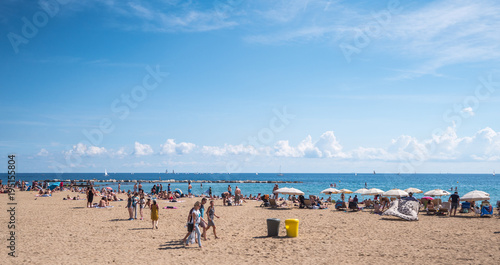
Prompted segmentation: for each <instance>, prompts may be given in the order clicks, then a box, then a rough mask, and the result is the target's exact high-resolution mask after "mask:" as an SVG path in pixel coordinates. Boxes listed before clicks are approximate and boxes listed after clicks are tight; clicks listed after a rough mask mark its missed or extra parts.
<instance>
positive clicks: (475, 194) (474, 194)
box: [460, 190, 490, 201]
mask: <svg viewBox="0 0 500 265" xmlns="http://www.w3.org/2000/svg"><path fill="white" fill-rule="evenodd" d="M489 199H490V195H489V194H488V193H486V192H484V191H480V190H474V191H471V192H469V193H467V194H465V195H464V196H462V197H460V200H461V201H484V200H489Z"/></svg>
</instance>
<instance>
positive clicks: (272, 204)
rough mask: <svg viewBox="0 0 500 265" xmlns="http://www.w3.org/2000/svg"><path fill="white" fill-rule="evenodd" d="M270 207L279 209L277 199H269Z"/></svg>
mask: <svg viewBox="0 0 500 265" xmlns="http://www.w3.org/2000/svg"><path fill="white" fill-rule="evenodd" d="M269 206H271V208H277V207H278V204H276V199H269Z"/></svg>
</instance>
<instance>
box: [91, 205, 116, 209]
mask: <svg viewBox="0 0 500 265" xmlns="http://www.w3.org/2000/svg"><path fill="white" fill-rule="evenodd" d="M113 207H114V206H113V205H110V206H105V207H99V206H94V207H92V208H96V209H106V208H113Z"/></svg>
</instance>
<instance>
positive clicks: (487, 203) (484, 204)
mask: <svg viewBox="0 0 500 265" xmlns="http://www.w3.org/2000/svg"><path fill="white" fill-rule="evenodd" d="M489 206H491V204H490V202H489V201H488V200H484V201H482V202H481V206H480V207H481V208H483V207H489Z"/></svg>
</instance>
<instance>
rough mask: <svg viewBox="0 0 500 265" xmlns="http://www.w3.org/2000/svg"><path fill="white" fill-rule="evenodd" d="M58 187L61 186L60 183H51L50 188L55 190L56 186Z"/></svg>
mask: <svg viewBox="0 0 500 265" xmlns="http://www.w3.org/2000/svg"><path fill="white" fill-rule="evenodd" d="M57 187H59V185H57V184H51V185H50V186H49V189H50V190H54V189H55V188H57Z"/></svg>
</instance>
